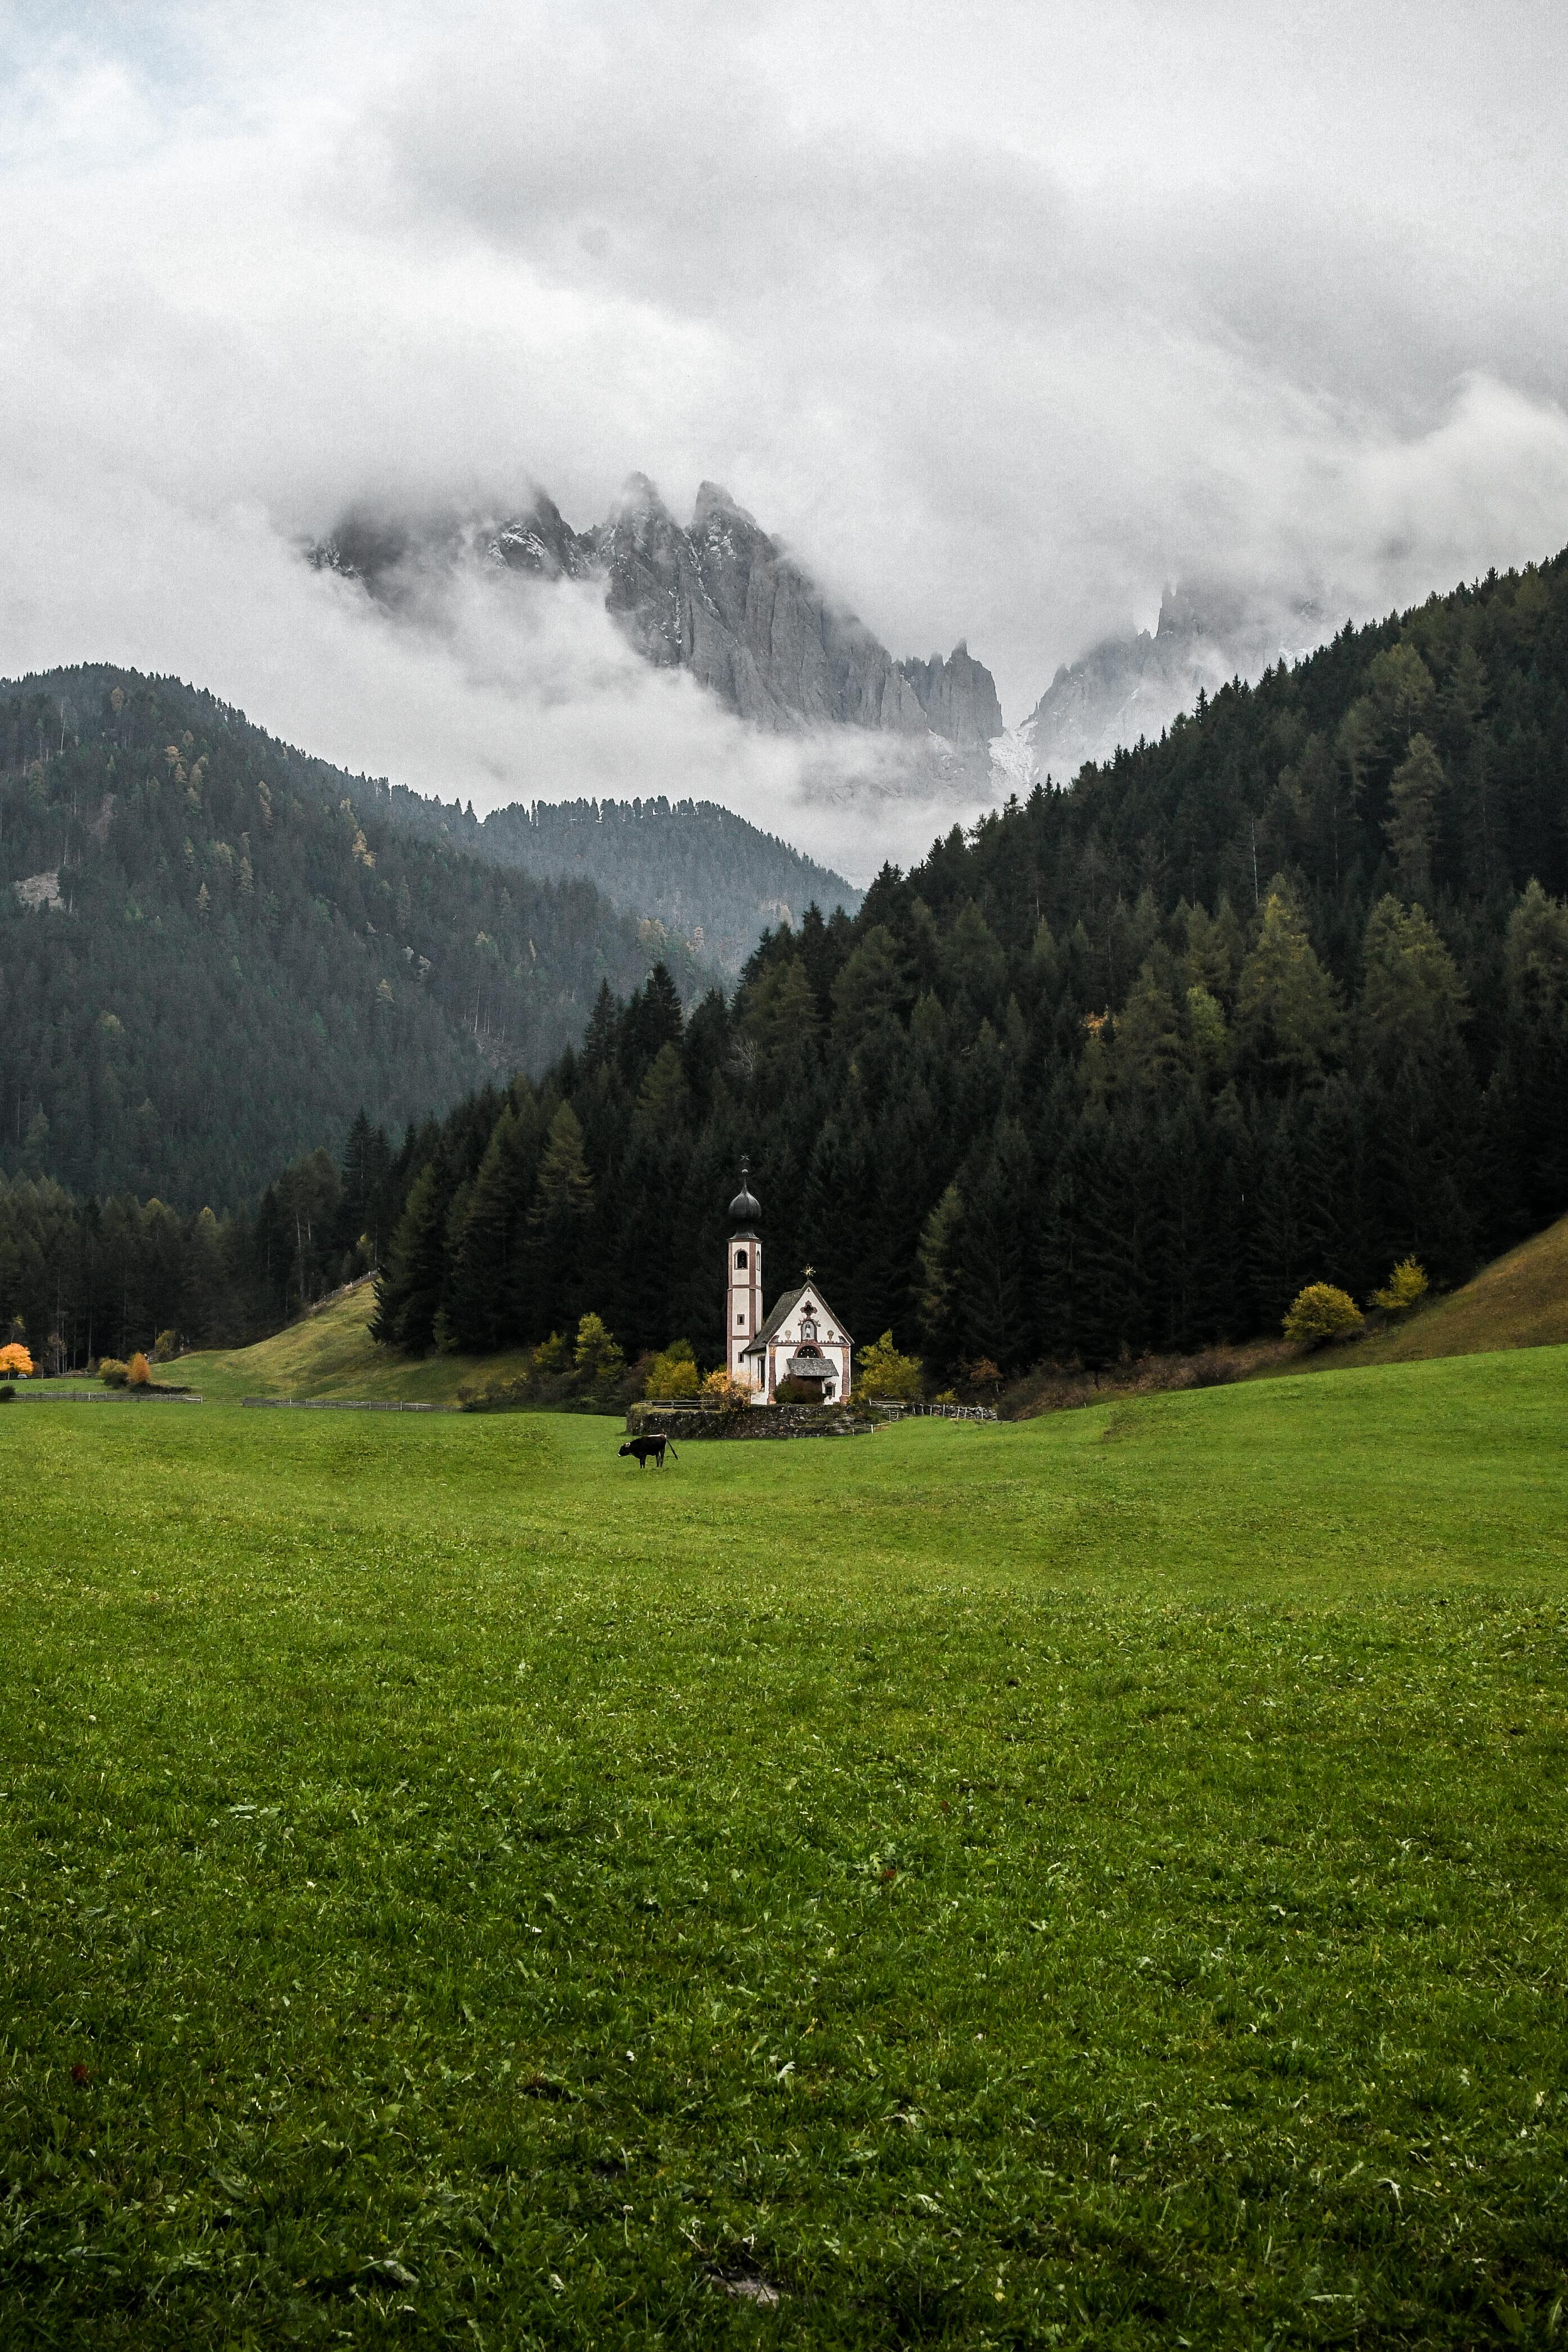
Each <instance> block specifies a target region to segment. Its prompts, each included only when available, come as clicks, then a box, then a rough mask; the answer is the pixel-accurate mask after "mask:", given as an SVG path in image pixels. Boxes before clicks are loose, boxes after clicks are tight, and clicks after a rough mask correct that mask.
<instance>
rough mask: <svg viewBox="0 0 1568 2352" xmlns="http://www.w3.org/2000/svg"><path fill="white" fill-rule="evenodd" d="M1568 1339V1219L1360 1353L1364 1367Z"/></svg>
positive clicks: (1549, 1345)
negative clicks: (1365, 1365)
mask: <svg viewBox="0 0 1568 2352" xmlns="http://www.w3.org/2000/svg"><path fill="white" fill-rule="evenodd" d="M1565 1342H1568V1217H1560V1218H1559V1219H1558V1221H1557V1223H1556V1224H1554V1225H1549V1226H1548V1227H1547V1229H1546V1231H1545V1232H1544V1233H1543V1234H1533V1235H1532V1236H1531V1239H1530V1240H1529V1241H1527V1242H1521V1244H1520V1245H1519V1247H1518V1248H1517V1249H1512V1250H1510V1251H1509V1252H1508V1254H1507V1255H1506V1256H1504V1257H1500V1258H1496V1259H1494V1260H1493V1262H1492V1264H1491V1265H1489V1266H1484V1267H1483V1268H1482V1270H1481V1272H1480V1273H1479V1274H1478V1275H1477V1276H1476V1277H1475V1279H1474V1281H1473V1282H1467V1283H1466V1284H1465V1285H1464V1286H1463V1288H1462V1289H1459V1290H1456V1291H1453V1292H1451V1293H1450V1294H1449V1295H1448V1297H1446V1298H1438V1299H1435V1300H1434V1301H1433V1303H1432V1304H1431V1306H1429V1307H1426V1308H1424V1309H1423V1311H1422V1312H1421V1313H1420V1314H1419V1315H1416V1316H1414V1317H1412V1318H1411V1320H1410V1321H1409V1322H1408V1323H1405V1324H1402V1325H1399V1326H1396V1327H1395V1328H1394V1329H1392V1330H1387V1331H1380V1332H1378V1333H1377V1334H1376V1335H1375V1336H1374V1337H1373V1338H1372V1339H1366V1340H1363V1342H1362V1343H1361V1345H1360V1346H1358V1347H1357V1349H1356V1350H1355V1357H1354V1360H1355V1361H1356V1362H1357V1363H1358V1364H1415V1363H1422V1362H1425V1361H1426V1360H1429V1359H1431V1358H1433V1357H1436V1356H1481V1355H1489V1354H1491V1353H1493V1352H1494V1351H1495V1350H1497V1349H1503V1348H1554V1347H1560V1346H1562V1345H1563V1344H1564V1343H1565Z"/></svg>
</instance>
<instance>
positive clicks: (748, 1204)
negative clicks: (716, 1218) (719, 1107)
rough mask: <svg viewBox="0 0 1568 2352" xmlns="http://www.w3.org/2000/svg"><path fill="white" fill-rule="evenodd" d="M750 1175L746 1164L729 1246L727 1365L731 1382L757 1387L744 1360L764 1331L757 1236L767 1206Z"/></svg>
mask: <svg viewBox="0 0 1568 2352" xmlns="http://www.w3.org/2000/svg"><path fill="white" fill-rule="evenodd" d="M749 1173H750V1166H749V1163H748V1162H747V1161H746V1160H742V1162H741V1189H740V1191H739V1192H737V1193H736V1195H735V1197H734V1199H733V1200H732V1201H731V1203H730V1239H729V1242H728V1244H726V1255H727V1258H728V1265H729V1278H728V1287H727V1290H726V1294H725V1295H726V1298H727V1301H728V1307H727V1312H728V1316H729V1344H728V1347H727V1349H726V1351H725V1361H726V1363H727V1364H728V1365H729V1368H730V1378H731V1380H732V1381H741V1382H742V1383H743V1384H744V1385H745V1386H747V1387H751V1386H752V1385H753V1384H754V1375H753V1374H752V1370H751V1368H750V1366H748V1365H747V1364H746V1363H744V1361H743V1358H744V1356H745V1351H746V1349H748V1348H749V1347H750V1346H751V1344H752V1340H753V1339H755V1338H756V1336H757V1333H758V1332H759V1331H760V1330H761V1329H762V1327H763V1244H762V1243H761V1241H760V1240H759V1239H758V1236H757V1227H758V1225H759V1224H760V1223H762V1215H763V1204H762V1202H760V1201H759V1200H758V1199H757V1197H756V1195H755V1194H754V1193H753V1192H752V1189H751V1186H750V1184H749V1183H748V1181H747V1177H748V1175H749ZM753 1360H754V1359H753Z"/></svg>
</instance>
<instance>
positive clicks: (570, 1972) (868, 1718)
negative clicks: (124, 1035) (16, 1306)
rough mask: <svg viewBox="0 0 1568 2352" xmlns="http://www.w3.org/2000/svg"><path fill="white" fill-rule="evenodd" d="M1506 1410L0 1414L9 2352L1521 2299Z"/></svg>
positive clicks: (1511, 1503) (999, 2331)
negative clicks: (936, 1418)
mask: <svg viewBox="0 0 1568 2352" xmlns="http://www.w3.org/2000/svg"><path fill="white" fill-rule="evenodd" d="M1565 1429H1568V1349H1563V1348H1536V1349H1521V1350H1518V1351H1517V1352H1514V1353H1510V1354H1507V1355H1491V1356H1474V1357H1467V1358H1458V1359H1454V1360H1447V1361H1435V1362H1426V1363H1416V1364H1411V1365H1406V1366H1402V1367H1398V1368H1394V1369H1389V1370H1344V1371H1334V1372H1323V1373H1314V1374H1313V1375H1311V1376H1310V1377H1300V1378H1292V1379H1286V1380H1280V1381H1272V1382H1268V1383H1258V1384H1256V1385H1250V1386H1246V1387H1237V1388H1232V1389H1224V1390H1216V1391H1205V1392H1202V1393H1195V1394H1194V1393H1186V1394H1180V1395H1171V1396H1163V1397H1155V1398H1152V1399H1150V1400H1148V1401H1146V1402H1141V1403H1137V1404H1131V1405H1129V1404H1119V1405H1112V1406H1110V1407H1108V1408H1105V1409H1102V1410H1098V1411H1089V1412H1075V1413H1064V1414H1059V1415H1056V1416H1052V1417H1049V1418H1047V1419H1045V1420H1041V1421H1037V1422H1033V1423H1021V1424H1016V1425H1003V1426H987V1427H974V1426H968V1427H958V1426H952V1425H948V1424H943V1423H931V1422H926V1423H919V1424H915V1425H911V1426H907V1427H903V1428H899V1429H892V1430H887V1431H883V1432H880V1433H878V1434H877V1435H875V1436H871V1437H863V1438H857V1439H853V1440H848V1439H845V1440H837V1441H828V1442H817V1443H803V1444H788V1445H781V1444H769V1445H763V1444H689V1445H687V1446H685V1447H683V1448H682V1449H681V1453H680V1457H679V1461H678V1462H677V1463H675V1464H673V1465H671V1467H670V1468H668V1470H667V1471H666V1472H665V1473H664V1474H663V1475H662V1476H660V1475H658V1473H656V1472H654V1471H651V1470H649V1471H647V1472H641V1473H639V1472H638V1471H637V1469H636V1467H635V1466H634V1465H631V1464H629V1463H623V1462H621V1461H620V1460H619V1459H618V1458H617V1455H616V1444H617V1443H618V1431H617V1430H616V1427H615V1426H614V1425H612V1424H610V1423H606V1422H604V1421H598V1420H591V1419H582V1418H572V1417H568V1416H552V1417H531V1416H523V1415H519V1416H486V1417H468V1416H457V1415H453V1416H449V1417H448V1416H430V1417H428V1418H426V1417H423V1416H418V1415H401V1414H386V1415H381V1414H364V1415H352V1414H347V1413H327V1412H322V1413H307V1412H300V1413H290V1412H244V1411H241V1410H239V1409H237V1407H235V1406H232V1405H227V1404H216V1403H208V1404H205V1405H203V1406H200V1407H196V1406H189V1407H186V1406H174V1405H158V1406H152V1407H145V1406H137V1405H132V1404H125V1403H121V1404H116V1405H105V1406H101V1407H99V1408H97V1409H93V1410H89V1409H85V1408H79V1407H73V1406H69V1405H66V1404H46V1403H39V1402H26V1403H20V1402H19V1403H17V1404H16V1405H14V1406H9V1407H5V1408H4V1409H3V1410H0V1485H3V1490H4V1491H3V1497H0V1528H3V1530H4V1532H3V1534H0V1559H3V1563H4V1566H3V1572H0V1660H3V1661H4V1679H3V1683H0V2342H3V2343H4V2344H5V2347H7V2352H9V2347H34V2346H50V2347H55V2346H58V2347H83V2346H90V2347H94V2352H100V2347H101V2348H102V2352H111V2348H112V2347H132V2346H134V2347H142V2346H159V2347H163V2346H167V2347H192V2346H199V2347H206V2346H255V2347H274V2346H279V2345H304V2346H317V2345H321V2346H326V2345H333V2344H345V2343H346V2344H353V2345H356V2346H357V2345H383V2344H386V2345H410V2346H426V2345H428V2346H436V2345H441V2346H447V2345H450V2346H463V2347H510V2346H552V2347H553V2346H584V2347H604V2346H614V2347H618V2346H645V2345H656V2344H657V2345H678V2346H683V2347H684V2346H712V2345H725V2346H728V2345H753V2344H763V2345H773V2344H777V2345H785V2344H788V2345H803V2346H857V2347H859V2346H868V2347H869V2346H901V2345H954V2346H959V2345H962V2346H965V2347H970V2346H1026V2345H1027V2346H1035V2345H1063V2346H1079V2345H1082V2346H1094V2347H1156V2346H1157V2347H1171V2346H1174V2345H1182V2344H1187V2345H1191V2346H1194V2347H1244V2346H1245V2347H1254V2346H1256V2347H1265V2346H1287V2345H1346V2346H1352V2345H1353V2346H1367V2347H1371V2346H1379V2347H1381V2346H1387V2345H1396V2346H1402V2347H1403V2346H1411V2347H1415V2346H1453V2347H1469V2346H1476V2345H1480V2344H1491V2343H1499V2344H1531V2345H1533V2344H1538V2343H1539V2344H1544V2343H1548V2342H1551V2341H1554V2340H1556V2339H1558V2338H1559V2337H1560V2336H1563V2335H1565V2334H1568V2317H1565V2308H1568V2069H1565V2060H1568V2008H1565V1986H1564V1962H1565V1958H1568V1916H1565V1911H1564V1896H1565V1894H1568V1843H1565V1831H1568V1803H1565V1799H1564V1769H1563V1768H1564V1760H1565V1756H1568V1742H1565V1738H1564V1728H1565V1720H1568V1718H1565V1712H1564V1710H1565V1705H1568V1641H1565V1631H1568V1614H1565V1603H1568V1591H1565V1589H1564V1585H1565V1580H1564V1560H1565V1538H1568V1475H1565V1466H1568V1465H1565V1457H1564V1432H1565Z"/></svg>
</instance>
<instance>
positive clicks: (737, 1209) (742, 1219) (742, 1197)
mask: <svg viewBox="0 0 1568 2352" xmlns="http://www.w3.org/2000/svg"><path fill="white" fill-rule="evenodd" d="M747 1172H748V1171H747V1168H746V1163H745V1161H744V1160H742V1162H741V1189H740V1191H739V1192H737V1193H736V1195H735V1197H734V1199H733V1200H732V1201H731V1203H730V1223H731V1224H732V1225H754V1224H755V1223H756V1222H757V1220H758V1218H759V1217H760V1216H761V1215H762V1213H763V1204H762V1202H760V1201H759V1200H758V1198H757V1196H756V1194H755V1193H754V1192H752V1189H751V1186H750V1185H749V1184H748V1183H747V1181H746V1177H747Z"/></svg>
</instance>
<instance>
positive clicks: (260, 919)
mask: <svg viewBox="0 0 1568 2352" xmlns="http://www.w3.org/2000/svg"><path fill="white" fill-rule="evenodd" d="M384 803H385V794H384V793H382V794H381V795H380V797H379V802H378V797H377V794H376V792H375V790H374V787H373V786H372V785H371V783H370V782H369V780H367V779H365V778H363V777H357V778H356V777H351V776H348V775H346V774H344V772H342V770H341V769H337V768H333V767H331V766H330V765H329V764H328V763H327V762H326V761H321V760H313V759H310V758H307V757H306V756H305V755H303V754H302V753H300V752H299V751H294V750H292V749H291V748H290V747H289V745H288V744H285V743H280V742H279V741H277V740H275V739H274V738H273V737H271V736H269V735H267V734H264V733H263V731H262V730H261V729H260V728H258V727H253V726H251V725H250V724H249V723H248V722H247V719H245V717H244V715H243V713H242V712H239V711H237V710H234V709H229V708H228V707H227V706H226V704H223V703H221V702H218V701H216V699H215V698H213V697H212V696H211V695H207V694H201V693H197V692H195V691H194V690H192V689H191V688H187V687H183V686H181V685H179V684H178V683H177V682H176V681H174V680H173V679H151V678H144V677H138V676H136V674H135V673H134V672H131V671H123V670H112V669H75V670H67V671H56V672H54V673H51V674H50V676H49V677H41V678H33V679H25V680H23V681H21V683H20V684H17V685H14V686H8V687H5V688H3V689H0V877H3V886H0V1171H4V1173H5V1175H7V1176H9V1177H12V1178H16V1177H17V1176H22V1177H41V1176H51V1177H54V1178H55V1179H57V1180H58V1181H60V1182H61V1183H64V1184H66V1185H68V1186H69V1187H70V1188H71V1189H72V1190H73V1191H76V1192H91V1193H96V1194H99V1195H100V1196H101V1195H107V1194H110V1193H122V1192H129V1193H132V1194H135V1195H140V1196H143V1197H144V1196H145V1195H146V1194H148V1193H149V1192H152V1193H156V1194H157V1195H158V1196H160V1197H161V1198H162V1199H163V1200H165V1201H171V1202H178V1203H180V1204H181V1205H182V1206H183V1207H184V1208H185V1209H186V1210H188V1211H189V1210H195V1209H197V1208H199V1207H201V1206H202V1205H203V1204H204V1203H207V1204H210V1205H212V1206H213V1207H214V1208H215V1209H217V1210H220V1211H221V1210H225V1209H232V1208H236V1207H237V1206H238V1204H239V1203H240V1202H243V1201H245V1200H247V1199H250V1200H252V1201H254V1199H255V1198H256V1196H257V1194H258V1192H259V1190H260V1189H261V1187H262V1186H263V1185H264V1184H265V1183H266V1181H267V1180H268V1177H269V1175H271V1174H272V1172H273V1171H275V1170H277V1169H278V1168H279V1166H280V1165H281V1164H282V1163H283V1162H284V1161H285V1160H289V1159H291V1158H292V1157H294V1156H295V1155H296V1154H298V1153H300V1152H304V1151H309V1150H312V1149H315V1148H317V1147H321V1146H325V1147H327V1148H328V1149H330V1150H333V1151H335V1152H339V1151H341V1150H342V1147H343V1144H344V1141H345V1139H346V1137H347V1135H348V1131H349V1127H350V1122H351V1121H352V1119H353V1114H354V1110H355V1107H356V1106H357V1105H363V1106H364V1107H365V1108H366V1109H367V1110H368V1111H369V1112H370V1113H371V1115H372V1117H373V1118H374V1119H376V1120H377V1121H378V1122H382V1123H385V1124H387V1125H389V1126H395V1127H397V1128H401V1127H403V1126H404V1125H405V1123H406V1122H407V1121H408V1120H409V1119H410V1118H419V1117H421V1116H423V1114H424V1113H425V1112H426V1111H427V1110H429V1109H430V1108H433V1107H437V1106H441V1105H445V1104H447V1103H450V1102H453V1101H456V1100H457V1099H458V1097H460V1096H462V1095H463V1094H465V1093H466V1092H468V1090H470V1089H471V1088H472V1087H475V1086H476V1085H479V1084H482V1083H483V1082H484V1080H485V1079H486V1077H487V1076H489V1073H490V1072H492V1071H495V1070H499V1071H500V1072H501V1073H502V1074H503V1075H510V1072H511V1071H512V1070H513V1069H514V1068H518V1067H521V1068H523V1069H531V1070H532V1071H534V1072H536V1073H537V1072H540V1071H542V1069H543V1068H544V1067H545V1066H547V1065H548V1064H549V1063H550V1062H551V1061H552V1059H553V1058H554V1056H555V1055H557V1054H558V1053H559V1052H560V1051H561V1049H562V1048H563V1046H564V1045H567V1044H568V1043H570V1042H573V1041H574V1040H575V1039H576V1038H578V1037H580V1036H581V1034H582V1031H583V1024H584V1021H585V1019H586V1017H587V1013H588V1010H589V1007H590V1006H591V1004H592V1003H593V1001H594V995H595V990H596V989H597V987H598V985H599V982H600V981H601V980H602V979H606V978H607V979H608V980H609V982H610V983H611V985H612V986H614V987H616V988H619V989H629V988H631V987H633V986H635V985H637V983H638V982H640V981H641V980H642V979H643V977H644V975H645V974H646V973H647V971H648V969H649V967H650V965H651V964H652V963H653V961H655V958H656V957H657V956H659V955H663V956H664V958H665V959H666V961H668V962H669V963H671V964H672V965H673V966H674V968H675V970H676V971H677V972H678V974H679V979H680V982H681V985H682V987H683V989H684V990H686V991H687V992H688V993H690V992H693V991H694V990H696V989H697V988H698V987H699V986H700V976H701V968H700V966H699V964H698V962H697V961H696V960H695V959H694V958H693V957H692V956H691V955H690V954H689V952H688V951H687V950H686V949H685V947H684V944H683V942H682V941H680V940H679V939H677V940H674V941H670V940H668V939H667V938H666V936H665V933H664V931H663V930H662V929H658V928H656V927H646V926H639V925H638V923H637V920H636V919H634V918H633V917H631V916H629V915H626V914H618V913H617V912H616V910H615V908H613V907H611V906H610V905H609V904H608V902H607V901H606V900H605V899H604V898H601V897H600V895H599V894H598V892H597V891H596V890H595V887H593V885H592V883H591V882H590V881H586V880H553V881H541V880H539V879H536V878H535V877H533V876H531V875H529V874H525V873H521V872H517V871H510V870H508V871H503V870H501V869H500V868H499V867H497V866H492V865H488V864H485V863H483V862H481V861H480V860H479V858H477V857H473V856H465V855H463V854H462V853H461V852H460V851H458V850H457V849H455V848H454V847H452V846H451V845H450V844H448V843H447V842H445V841H443V840H439V839H436V840H431V841H420V840H417V839H416V838H415V837H414V836H413V835H412V834H411V832H409V831H408V830H407V829H405V827H402V826H399V825H398V824H395V823H394V822H393V821H392V818H391V816H390V814H388V812H387V810H386V808H385V805H384ZM378 805H379V806H380V810H381V813H380V814H377V813H376V811H377V807H378Z"/></svg>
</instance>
